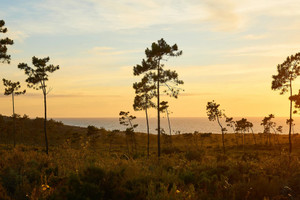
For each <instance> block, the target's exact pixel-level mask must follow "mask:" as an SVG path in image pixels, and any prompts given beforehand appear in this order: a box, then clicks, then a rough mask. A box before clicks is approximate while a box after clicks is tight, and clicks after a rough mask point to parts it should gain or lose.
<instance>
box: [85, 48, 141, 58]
mask: <svg viewBox="0 0 300 200" xmlns="http://www.w3.org/2000/svg"><path fill="white" fill-rule="evenodd" d="M137 52H142V51H141V50H123V51H122V50H117V49H115V48H112V47H93V48H92V49H91V50H89V53H91V54H96V55H100V56H112V55H122V54H129V53H137Z"/></svg>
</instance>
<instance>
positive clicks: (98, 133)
mask: <svg viewBox="0 0 300 200" xmlns="http://www.w3.org/2000/svg"><path fill="white" fill-rule="evenodd" d="M40 120H42V119H35V120H29V119H25V120H23V121H21V120H18V126H17V127H19V128H18V130H17V135H16V143H17V145H16V147H13V142H12V139H13V138H12V136H11V133H12V132H11V126H10V121H9V119H4V120H3V119H2V121H1V120H0V121H1V123H0V125H1V133H0V143H1V145H0V199H4V200H6V199H33V200H35V199H49V200H50V199H53V200H54V199H58V200H59V199H70V200H77V199H78V200H79V199H90V200H92V199H105V200H109V199H118V200H119V199H124V200H126V199H149V200H152V199H153V200H154V199H155V200H159V199H163V200H165V199H170V200H171V199H172V200H173V199H174V200H175V199H186V200H188V199H191V200H193V199H208V200H209V199H220V200H221V199H222V200H223V199H247V200H250V199H253V200H254V199H255V200H257V199H261V200H264V199H270V200H271V199H273V200H279V199H282V200H283V199H300V136H299V135H293V138H292V139H293V152H292V154H291V155H289V153H288V136H287V135H273V134H271V135H268V134H255V138H256V144H255V142H254V138H253V135H252V134H246V135H245V139H244V141H245V144H244V145H243V144H242V141H243V139H242V134H229V133H228V134H226V135H225V146H226V153H225V154H224V153H223V150H222V138H221V135H220V134H210V133H190V134H180V135H173V136H169V135H163V136H162V144H161V145H162V156H161V157H160V158H157V145H156V144H157V137H156V135H150V156H149V158H148V157H147V135H146V134H144V133H135V134H134V139H133V136H132V135H130V136H128V135H127V136H126V134H125V133H124V132H121V131H107V130H105V129H95V128H94V129H87V128H80V127H72V126H65V125H63V124H62V123H59V122H55V121H53V120H51V121H49V123H48V131H49V144H50V146H49V149H50V151H49V155H46V154H45V152H44V143H43V126H42V123H40ZM269 136H270V137H269Z"/></svg>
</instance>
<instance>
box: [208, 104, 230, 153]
mask: <svg viewBox="0 0 300 200" xmlns="http://www.w3.org/2000/svg"><path fill="white" fill-rule="evenodd" d="M219 107H220V104H216V102H215V101H214V100H213V101H211V102H207V105H206V111H207V116H208V119H209V121H216V120H217V122H218V124H219V126H220V128H221V131H222V143H223V153H224V154H225V140H224V132H225V131H226V128H224V127H223V126H222V124H221V122H220V118H222V117H224V116H225V115H224V114H223V112H224V110H221V109H220V108H219Z"/></svg>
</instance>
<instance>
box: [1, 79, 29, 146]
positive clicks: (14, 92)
mask: <svg viewBox="0 0 300 200" xmlns="http://www.w3.org/2000/svg"><path fill="white" fill-rule="evenodd" d="M2 81H3V85H4V86H5V91H4V95H11V98H12V108H13V115H12V116H13V134H14V135H13V137H14V147H15V146H16V114H15V96H18V95H21V94H25V93H26V90H23V91H20V92H18V90H19V89H20V88H21V85H20V82H19V81H18V82H12V81H11V80H6V79H2Z"/></svg>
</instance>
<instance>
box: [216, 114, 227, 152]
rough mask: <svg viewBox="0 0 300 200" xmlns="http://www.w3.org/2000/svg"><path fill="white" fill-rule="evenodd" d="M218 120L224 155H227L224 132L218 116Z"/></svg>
mask: <svg viewBox="0 0 300 200" xmlns="http://www.w3.org/2000/svg"><path fill="white" fill-rule="evenodd" d="M217 120H218V124H219V126H220V127H221V131H222V143H223V153H224V154H225V141H224V130H223V127H222V125H221V123H220V121H219V117H218V116H217Z"/></svg>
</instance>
